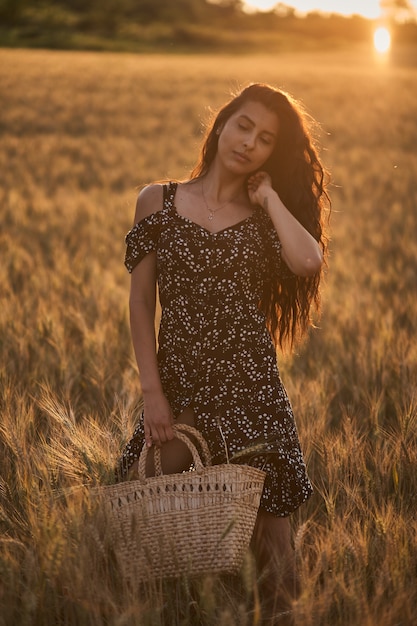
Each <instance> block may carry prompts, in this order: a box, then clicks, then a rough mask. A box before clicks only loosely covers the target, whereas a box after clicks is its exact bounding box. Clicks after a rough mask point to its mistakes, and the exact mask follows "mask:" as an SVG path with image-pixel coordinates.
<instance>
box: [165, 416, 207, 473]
mask: <svg viewBox="0 0 417 626" xmlns="http://www.w3.org/2000/svg"><path fill="white" fill-rule="evenodd" d="M175 430H181V431H182V432H184V433H186V434H188V435H192V436H193V437H195V439H197V441H198V443H199V445H200V446H201V452H202V457H203V463H204V465H205V466H209V465H211V454H210V450H209V447H208V445H207V441H206V440H205V439H204V437H203V435H202V434H201V433H200V431H199V430H197V428H194V426H189V425H188V424H182V423H181V422H178V423H177V424H174V431H175Z"/></svg>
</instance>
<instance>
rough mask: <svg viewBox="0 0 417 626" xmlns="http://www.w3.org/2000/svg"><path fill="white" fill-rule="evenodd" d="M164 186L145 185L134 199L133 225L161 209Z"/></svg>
mask: <svg viewBox="0 0 417 626" xmlns="http://www.w3.org/2000/svg"><path fill="white" fill-rule="evenodd" d="M163 198H164V186H163V184H162V183H152V184H150V185H146V187H144V188H143V189H141V191H140V192H139V194H138V197H137V199H136V210H135V221H134V223H135V224H138V223H139V222H142V220H144V219H145V218H147V217H149V216H151V215H154V214H157V213H158V212H159V211H161V210H162V208H163V204H164V203H163Z"/></svg>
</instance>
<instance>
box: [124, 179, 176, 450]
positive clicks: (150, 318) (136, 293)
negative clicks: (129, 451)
mask: <svg viewBox="0 0 417 626" xmlns="http://www.w3.org/2000/svg"><path fill="white" fill-rule="evenodd" d="M155 206H157V207H161V206H162V188H161V186H160V185H153V186H152V187H147V188H145V189H144V190H143V191H142V192H141V194H140V195H139V198H138V202H137V205H136V215H135V223H137V222H139V221H141V220H142V219H143V218H144V217H146V216H147V215H149V214H150V213H152V212H154V209H155ZM129 308H130V329H131V335H132V343H133V348H134V351H135V356H136V362H137V364H138V369H139V374H140V379H141V386H142V394H143V401H144V426H145V440H146V443H147V445H148V446H151V445H152V443H155V444H157V445H159V444H161V443H163V442H164V441H167V439H172V438H173V437H174V433H173V431H172V427H171V426H172V423H173V414H172V410H171V407H170V406H169V403H168V400H167V399H166V397H165V395H164V392H163V389H162V384H161V379H160V376H159V370H158V363H157V358H156V336H155V311H156V253H155V252H151V253H149V254H147V255H146V256H145V258H144V259H142V261H141V262H140V263H138V265H137V266H136V267H135V268H134V270H133V271H132V275H131V286H130V298H129Z"/></svg>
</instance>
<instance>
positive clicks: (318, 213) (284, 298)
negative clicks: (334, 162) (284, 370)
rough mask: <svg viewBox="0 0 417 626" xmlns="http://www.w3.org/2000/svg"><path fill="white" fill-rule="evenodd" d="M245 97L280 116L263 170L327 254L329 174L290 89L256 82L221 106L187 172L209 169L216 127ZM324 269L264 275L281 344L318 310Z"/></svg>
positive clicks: (270, 320)
mask: <svg viewBox="0 0 417 626" xmlns="http://www.w3.org/2000/svg"><path fill="white" fill-rule="evenodd" d="M246 102H260V103H261V104H263V105H264V106H265V107H266V108H267V109H269V110H270V111H272V112H274V113H276V115H277V116H278V120H279V131H278V138H277V142H276V145H275V147H274V151H273V153H272V154H271V156H270V157H269V159H268V161H267V162H266V163H265V164H264V165H263V166H262V170H263V171H266V172H268V174H269V175H270V177H271V179H272V187H273V188H274V189H275V191H276V192H277V193H278V195H279V197H280V198H281V200H282V202H283V203H284V204H285V206H286V207H287V209H288V210H289V211H290V212H291V213H292V214H293V215H294V217H296V218H297V220H298V221H299V222H300V223H301V224H302V225H303V226H304V228H306V230H308V232H309V233H310V234H311V235H313V237H314V238H315V239H316V241H318V242H319V244H320V246H321V249H322V251H323V256H324V258H325V259H326V253H327V247H328V238H327V235H326V233H325V224H327V223H328V218H329V215H330V199H329V196H328V193H327V191H326V186H327V182H328V180H329V177H328V173H327V172H326V170H325V169H324V167H323V165H322V163H321V162H320V159H319V156H318V151H317V148H316V146H315V144H314V141H313V135H312V128H313V125H314V124H315V122H314V120H313V119H312V118H311V117H310V116H308V115H307V113H306V112H305V111H304V109H303V107H302V106H301V105H300V104H299V103H298V102H296V101H295V100H294V99H293V98H292V97H291V96H290V95H289V94H287V93H285V92H283V91H281V90H278V89H275V88H274V87H271V86H270V85H265V84H260V83H255V84H251V85H249V86H248V87H246V88H245V89H243V90H242V91H241V92H240V93H239V94H238V95H236V96H235V97H234V98H233V99H232V100H230V102H228V103H227V104H226V105H225V106H223V107H222V108H221V109H220V111H219V112H218V113H217V115H216V117H215V119H214V121H213V122H212V124H211V125H210V127H209V128H208V130H207V133H206V137H205V141H204V144H203V147H202V150H201V154H200V159H199V161H198V163H197V165H196V166H195V167H194V169H193V171H192V172H191V178H200V177H203V176H205V175H206V174H207V172H208V171H209V169H210V166H211V164H212V163H213V161H214V158H215V156H216V153H217V144H218V139H219V132H220V130H221V129H222V127H223V126H224V124H225V123H226V122H227V120H228V119H229V118H230V117H231V116H232V115H233V114H234V113H236V112H237V111H238V110H239V109H240V108H241V106H242V105H243V104H245V103H246ZM325 214H327V219H325V217H326V216H325ZM326 265H327V264H326V262H325V263H324V266H326ZM322 274H323V269H321V270H320V271H319V272H317V274H315V275H314V276H307V277H304V276H295V275H291V274H290V273H289V276H288V277H287V278H284V279H280V281H277V280H276V279H275V280H274V279H273V277H272V276H271V277H269V279H267V281H266V283H265V289H264V293H263V295H262V299H261V302H260V303H259V306H260V309H261V310H262V311H263V312H264V314H265V316H266V320H267V324H268V328H269V330H270V332H271V335H272V337H273V339H274V341H275V344H276V345H280V347H281V348H283V347H284V346H285V345H288V344H289V345H290V347H291V346H292V345H293V344H294V342H295V341H296V340H298V339H300V338H301V337H302V336H303V335H304V334H305V333H306V331H307V329H308V327H309V326H310V325H311V324H312V318H311V310H312V308H313V309H315V310H316V312H317V313H319V312H320V281H321V278H322Z"/></svg>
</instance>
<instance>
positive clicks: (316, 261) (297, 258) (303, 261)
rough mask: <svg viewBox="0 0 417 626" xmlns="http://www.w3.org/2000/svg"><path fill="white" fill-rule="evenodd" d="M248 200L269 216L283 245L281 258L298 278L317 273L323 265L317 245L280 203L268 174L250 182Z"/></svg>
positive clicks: (258, 176) (261, 174)
mask: <svg viewBox="0 0 417 626" xmlns="http://www.w3.org/2000/svg"><path fill="white" fill-rule="evenodd" d="M248 193H249V199H250V201H251V202H252V203H253V204H260V205H261V206H262V207H263V208H264V209H265V210H266V211H267V212H268V214H269V216H270V218H271V221H272V223H273V225H274V227H275V230H276V231H277V233H278V237H279V239H280V241H281V244H282V250H281V254H282V258H283V260H284V261H285V263H286V264H287V265H288V267H289V268H290V270H291V271H292V272H293V273H294V274H296V275H297V276H312V275H313V274H316V273H317V272H318V271H319V270H320V267H321V265H322V263H323V254H322V251H321V249H320V246H319V244H318V242H317V241H316V240H315V239H314V237H313V236H312V235H311V234H310V233H309V232H308V231H307V230H306V229H305V228H304V226H302V224H300V222H299V221H298V220H297V219H296V218H295V217H294V216H293V215H292V214H291V213H290V212H289V211H288V209H287V208H286V207H285V205H284V204H283V203H282V202H281V199H280V197H279V196H278V194H277V192H276V191H274V189H273V188H272V186H271V179H270V177H269V175H268V174H267V173H266V172H258V173H257V174H255V175H254V176H251V178H250V179H249V181H248Z"/></svg>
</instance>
